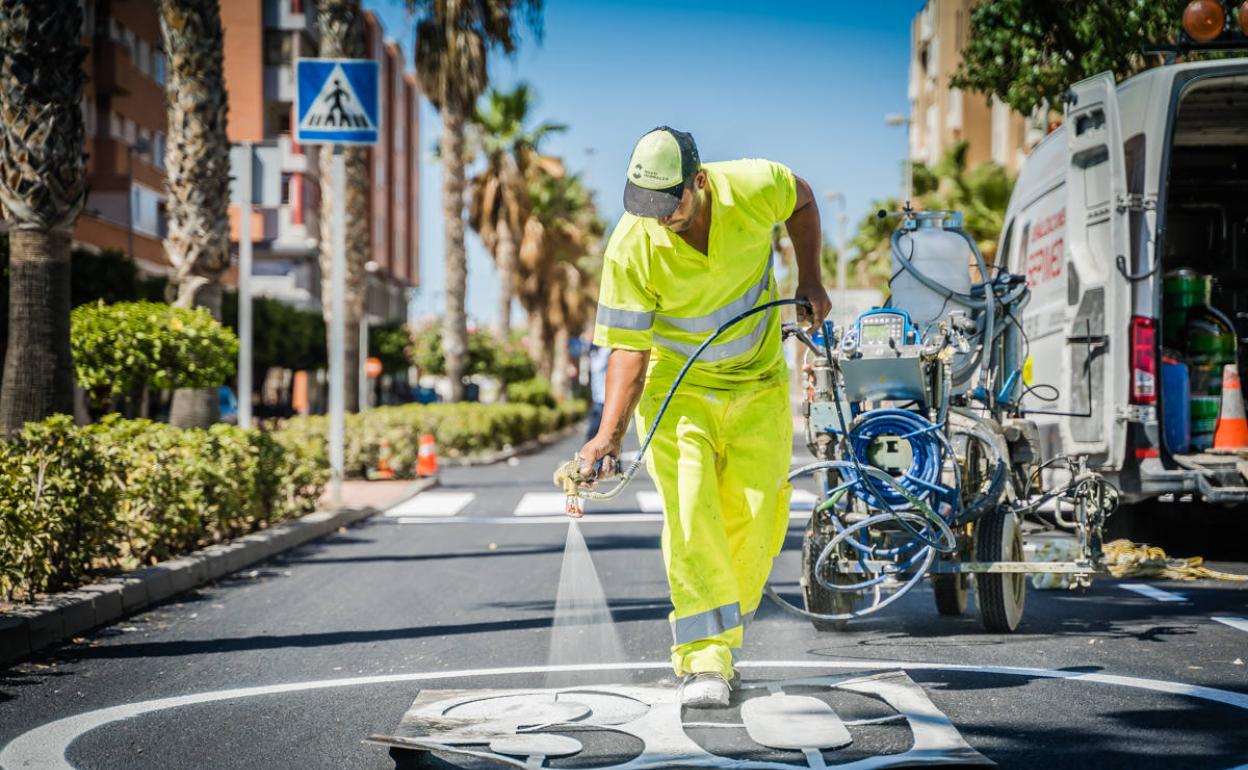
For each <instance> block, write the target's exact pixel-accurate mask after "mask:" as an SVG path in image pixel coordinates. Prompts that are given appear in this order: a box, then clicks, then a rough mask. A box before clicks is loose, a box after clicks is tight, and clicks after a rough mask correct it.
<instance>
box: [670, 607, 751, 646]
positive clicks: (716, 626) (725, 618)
mask: <svg viewBox="0 0 1248 770" xmlns="http://www.w3.org/2000/svg"><path fill="white" fill-rule="evenodd" d="M739 625H741V608H740V606H738V605H737V603H736V602H733V603H732V604H725V605H723V606H722V607H716V608H715V609H713V610H707V611H706V612H699V613H698V614H697V615H690V616H689V617H687V618H676V621H675V622H674V623H672V637H673V638H674V639H675V640H676V644H689V643H690V642H696V641H698V640H699V639H709V638H711V637H712V636H718V635H719V634H722V633H724V632H725V631H730V630H732V629H734V628H736V627H737V626H739Z"/></svg>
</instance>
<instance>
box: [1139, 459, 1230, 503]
mask: <svg viewBox="0 0 1248 770" xmlns="http://www.w3.org/2000/svg"><path fill="white" fill-rule="evenodd" d="M1227 463H1228V467H1227V468H1218V469H1210V470H1208V471H1200V470H1194V469H1191V468H1165V467H1163V466H1162V464H1161V460H1159V459H1157V458H1155V457H1150V458H1147V459H1144V460H1141V461H1140V492H1141V493H1143V494H1144V495H1145V496H1147V497H1152V496H1155V495H1164V494H1185V493H1192V494H1199V495H1200V496H1201V497H1202V498H1204V499H1205V500H1207V501H1209V502H1211V503H1244V502H1248V486H1243V484H1244V483H1245V481H1244V479H1243V477H1242V476H1240V475H1239V472H1238V470H1236V469H1235V467H1234V463H1235V461H1234V460H1233V459H1231V458H1228V460H1227Z"/></svg>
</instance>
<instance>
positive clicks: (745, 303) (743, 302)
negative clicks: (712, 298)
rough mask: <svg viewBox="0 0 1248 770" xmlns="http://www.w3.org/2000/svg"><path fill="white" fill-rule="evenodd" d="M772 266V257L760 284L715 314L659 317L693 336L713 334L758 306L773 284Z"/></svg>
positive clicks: (769, 257) (760, 279)
mask: <svg viewBox="0 0 1248 770" xmlns="http://www.w3.org/2000/svg"><path fill="white" fill-rule="evenodd" d="M771 264H772V257H771V256H770V255H768V257H767V267H766V269H764V270H763V275H762V277H761V278H759V279H758V282H757V283H755V284H754V285H753V286H751V287H750V288H749V289H747V290H746V292H745V294H742V295H741V296H740V297H737V298H736V299H734V300H733V301H731V302H729V303H728V304H727V305H724V306H723V307H721V308H720V309H718V310H716V311H715V312H713V313H708V314H706V315H703V316H697V317H696V318H677V317H675V316H670V315H662V314H660V315H659V320H660V321H662V322H663V323H665V324H669V325H671V326H675V327H676V328H677V329H680V330H681V331H685V332H691V333H693V334H698V333H704V332H713V331H715V330H716V329H718V328H719V327H720V326H723V325H724V324H725V323H727V322H728V321H731V320H732V319H733V318H734V317H735V316H738V315H740V314H741V313H744V312H745V311H747V310H749V309H750V308H752V307H754V306H755V305H757V304H758V298H759V297H761V296H762V295H763V292H764V291H766V290H767V286H768V284H770V283H771Z"/></svg>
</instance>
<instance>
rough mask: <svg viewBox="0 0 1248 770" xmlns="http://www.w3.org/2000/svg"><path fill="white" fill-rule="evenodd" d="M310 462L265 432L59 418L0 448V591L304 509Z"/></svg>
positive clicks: (312, 472) (54, 586)
mask: <svg viewBox="0 0 1248 770" xmlns="http://www.w3.org/2000/svg"><path fill="white" fill-rule="evenodd" d="M324 482H325V472H324V471H323V470H322V469H321V468H320V466H319V465H318V464H317V463H316V461H315V458H313V457H309V456H308V455H306V454H303V453H301V451H300V449H299V448H298V447H295V448H291V447H287V446H284V445H282V444H281V443H279V442H277V441H276V440H275V439H274V437H273V436H272V435H270V434H267V433H264V432H262V431H258V430H243V429H241V428H237V427H234V426H229V425H216V426H213V427H212V428H210V429H208V430H182V429H178V428H174V427H171V426H169V425H164V424H161V423H154V422H149V421H147V420H122V419H119V418H116V417H107V418H105V419H104V420H103V421H101V422H100V423H98V424H95V425H90V426H86V427H77V426H75V425H74V424H73V422H72V420H71V419H70V418H69V417H67V416H64V415H58V416H55V417H51V418H49V419H47V420H45V421H44V422H41V423H31V424H29V425H27V426H26V428H25V429H24V430H23V431H22V433H21V434H20V435H18V436H17V437H15V438H13V439H12V440H9V441H4V442H0V592H2V593H3V594H4V595H5V596H7V597H9V598H12V597H14V596H21V597H23V598H29V597H30V596H32V595H33V594H35V593H40V592H48V591H56V590H61V589H65V588H69V587H72V586H74V585H76V584H77V583H79V582H80V581H81V580H82V578H84V577H86V576H87V575H89V574H91V573H96V572H104V571H109V570H113V569H132V568H134V567H138V566H140V565H142V564H147V563H152V562H155V561H158V560H161V559H165V558H169V557H171V556H174V555H176V554H178V553H184V552H186V551H189V550H192V549H194V548H196V547H199V546H203V545H207V544H209V543H214V542H220V541H222V540H226V539H229V538H232V537H237V536H239V535H243V534H246V533H248V532H251V531H253V530H256V529H259V528H261V527H264V526H267V525H269V524H271V523H273V522H276V521H279V520H281V519H284V518H288V517H291V516H296V515H299V514H302V513H306V512H308V511H311V510H313V508H314V506H315V504H316V501H317V499H318V498H319V496H320V493H321V489H322V488H323V486H324Z"/></svg>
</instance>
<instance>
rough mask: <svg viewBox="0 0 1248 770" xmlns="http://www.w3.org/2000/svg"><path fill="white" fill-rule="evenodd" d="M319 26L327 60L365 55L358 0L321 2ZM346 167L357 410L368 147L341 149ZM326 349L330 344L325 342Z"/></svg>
mask: <svg viewBox="0 0 1248 770" xmlns="http://www.w3.org/2000/svg"><path fill="white" fill-rule="evenodd" d="M316 23H317V27H318V29H319V31H320V33H321V41H320V55H321V56H323V57H326V58H341V57H346V58H356V59H359V58H363V57H364V56H365V53H366V52H365V50H364V21H363V15H362V13H361V11H360V3H359V0H321V2H320V3H319V5H318V7H317V20H316ZM343 155H344V157H343V164H344V166H345V167H346V179H345V180H344V185H343V186H344V188H345V190H344V191H345V193H346V201H345V209H346V222H345V225H346V228H347V232H346V236H345V238H344V241H345V242H346V247H347V253H346V268H347V271H346V296H345V297H344V298H343V307H344V309H345V312H344V313H343V328H344V329H345V330H346V331H345V334H344V337H345V340H346V344H345V345H344V346H343V358H344V362H343V363H344V367H343V372H344V375H345V376H344V380H345V383H344V384H345V387H344V389H343V393H344V395H345V398H344V408H345V409H346V410H347V411H348V412H358V411H359V407H360V342H359V336H360V321H361V320H362V319H363V318H364V305H365V300H366V299H367V293H368V272H367V271H366V270H365V268H364V266H365V265H366V264H368V260H369V256H370V253H371V241H372V237H371V220H370V217H369V199H370V196H371V191H372V188H371V186H370V182H369V173H368V150H367V149H366V148H364V147H346V148H344V150H343ZM332 163H333V148H332V147H331V146H325V147H322V148H321V153H320V166H321V168H320V171H321V174H320V176H321V251H320V257H321V306H322V308H323V315H324V318H325V332H326V342H327V343H328V340H329V325H330V323H332V322H333V313H332V311H331V301H332V300H331V298H332V293H331V287H330V267H331V262H332V259H333V250H332V247H333V242H334V239H333V230H332V226H333V217H331V216H330V212H332V211H333V200H334V196H333V189H332V184H331V177H332V176H333V175H332V174H331V173H330V166H331V164H332ZM327 347H328V344H327Z"/></svg>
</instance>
